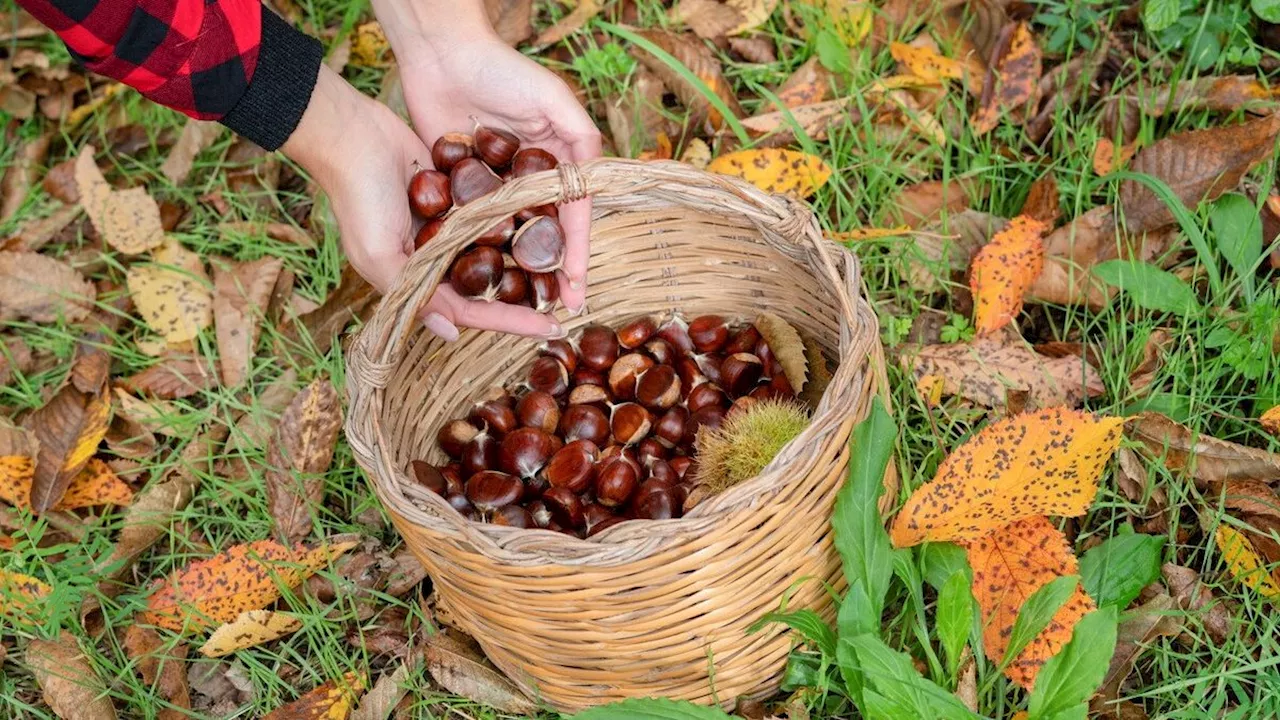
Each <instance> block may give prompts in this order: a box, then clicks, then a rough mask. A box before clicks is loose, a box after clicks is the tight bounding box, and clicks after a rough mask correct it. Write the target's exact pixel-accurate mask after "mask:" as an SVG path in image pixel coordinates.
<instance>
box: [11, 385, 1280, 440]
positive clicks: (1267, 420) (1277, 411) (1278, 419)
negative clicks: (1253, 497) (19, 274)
mask: <svg viewBox="0 0 1280 720" xmlns="http://www.w3.org/2000/svg"><path fill="white" fill-rule="evenodd" d="M0 385H3V383H0ZM1258 424H1259V425H1261V426H1262V429H1263V430H1266V431H1267V432H1269V433H1271V434H1272V435H1275V436H1276V437H1280V405H1277V406H1275V407H1273V408H1271V409H1270V410H1268V411H1266V412H1264V413H1262V416H1261V417H1259V418H1258Z"/></svg>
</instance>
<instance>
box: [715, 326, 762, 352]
mask: <svg viewBox="0 0 1280 720" xmlns="http://www.w3.org/2000/svg"><path fill="white" fill-rule="evenodd" d="M758 342H760V331H759V330H757V329H756V326H755V325H748V326H746V327H744V328H742V329H741V330H739V331H738V332H736V333H734V334H733V337H731V338H729V342H728V344H726V345H725V346H724V353H725V354H726V355H733V354H734V353H754V352H755V351H756V343H758Z"/></svg>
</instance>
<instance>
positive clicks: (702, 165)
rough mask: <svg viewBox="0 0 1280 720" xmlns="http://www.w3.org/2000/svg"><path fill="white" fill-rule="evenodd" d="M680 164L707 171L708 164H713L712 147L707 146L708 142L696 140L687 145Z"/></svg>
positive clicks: (700, 139)
mask: <svg viewBox="0 0 1280 720" xmlns="http://www.w3.org/2000/svg"><path fill="white" fill-rule="evenodd" d="M680 162H682V163H688V164H690V165H692V166H694V167H696V168H698V169H699V170H705V169H706V168H707V164H708V163H710V162H711V147H710V146H709V145H707V141H706V140H703V139H702V138H694V139H692V140H690V141H689V144H688V145H685V147H684V152H683V153H681V154H680Z"/></svg>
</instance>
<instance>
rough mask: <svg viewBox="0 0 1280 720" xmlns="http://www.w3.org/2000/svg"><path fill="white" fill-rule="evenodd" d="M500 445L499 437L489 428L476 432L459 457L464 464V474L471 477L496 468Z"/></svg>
mask: <svg viewBox="0 0 1280 720" xmlns="http://www.w3.org/2000/svg"><path fill="white" fill-rule="evenodd" d="M500 445H501V443H499V442H498V438H496V437H494V435H493V434H492V433H490V432H488V431H487V430H481V431H480V432H478V433H476V436H475V437H474V438H472V439H471V442H469V443H467V446H466V447H465V448H463V450H462V455H461V457H459V458H458V460H459V462H460V463H461V464H462V474H463V475H465V476H466V477H468V478H469V477H471V476H472V475H475V474H476V473H478V472H484V471H485V470H492V469H493V468H496V467H497V466H498V456H499V448H500Z"/></svg>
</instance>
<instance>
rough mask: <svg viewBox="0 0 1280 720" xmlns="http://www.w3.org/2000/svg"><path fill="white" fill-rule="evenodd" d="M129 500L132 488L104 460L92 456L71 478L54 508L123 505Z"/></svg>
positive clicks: (75, 508) (71, 508) (129, 501)
mask: <svg viewBox="0 0 1280 720" xmlns="http://www.w3.org/2000/svg"><path fill="white" fill-rule="evenodd" d="M131 502H133V490H132V489H130V488H129V486H128V485H126V484H125V482H124V481H123V480H121V479H120V477H119V476H117V475H116V474H115V472H113V471H112V470H111V468H110V467H109V466H108V465H107V464H106V463H105V462H103V461H101V460H99V459H98V458H93V459H92V460H90V461H89V463H88V464H87V465H85V466H84V469H83V470H81V471H80V474H78V475H76V476H75V477H74V478H72V479H71V484H70V485H68V486H67V492H66V493H65V494H63V496H62V499H61V500H59V501H58V504H57V505H55V506H54V508H55V509H57V510H77V509H79V508H86V507H93V506H95V505H121V506H123V505H128V504H129V503H131Z"/></svg>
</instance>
